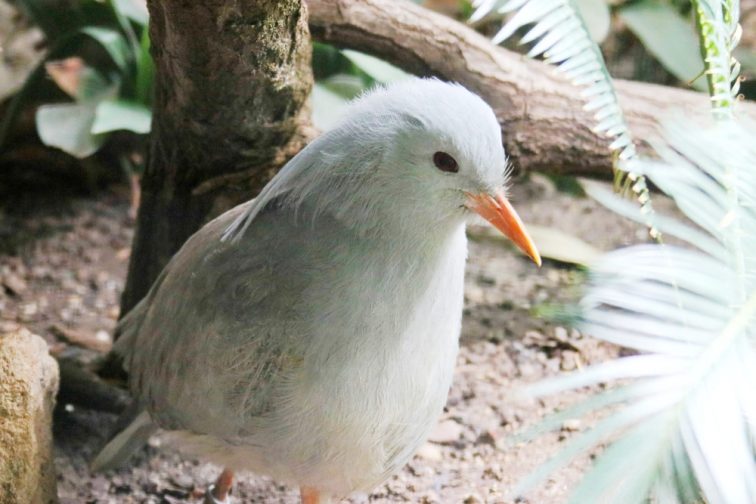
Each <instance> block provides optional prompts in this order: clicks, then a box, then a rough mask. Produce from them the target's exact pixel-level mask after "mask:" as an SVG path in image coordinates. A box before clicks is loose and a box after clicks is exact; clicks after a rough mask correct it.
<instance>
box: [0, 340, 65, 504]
mask: <svg viewBox="0 0 756 504" xmlns="http://www.w3.org/2000/svg"><path fill="white" fill-rule="evenodd" d="M57 390H58V365H57V363H56V362H55V360H54V359H53V358H52V357H50V355H49V353H48V351H47V344H46V343H45V341H44V340H43V339H42V338H40V337H39V336H36V335H33V334H31V333H30V332H29V331H28V330H26V329H19V330H17V331H15V332H11V333H6V334H2V335H0V415H2V420H3V421H2V422H0V502H2V503H3V504H49V503H55V502H58V497H57V492H56V480H55V468H54V465H53V452H52V450H53V444H52V412H53V407H54V406H55V394H56V393H57Z"/></svg>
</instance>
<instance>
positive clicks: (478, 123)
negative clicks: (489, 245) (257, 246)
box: [224, 79, 541, 265]
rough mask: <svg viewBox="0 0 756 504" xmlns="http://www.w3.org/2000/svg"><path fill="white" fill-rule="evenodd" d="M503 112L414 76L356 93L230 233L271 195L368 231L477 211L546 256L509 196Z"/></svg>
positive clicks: (411, 227) (452, 223) (431, 223)
mask: <svg viewBox="0 0 756 504" xmlns="http://www.w3.org/2000/svg"><path fill="white" fill-rule="evenodd" d="M507 178H508V173H507V160H506V156H505V154H504V148H503V146H502V138H501V128H500V126H499V123H498V121H497V120H496V116H495V115H494V113H493V110H491V107H489V106H488V105H487V104H486V103H485V102H484V101H483V100H482V99H481V98H480V97H478V96H477V95H475V94H473V93H471V92H470V91H468V90H466V89H465V88H464V87H462V86H460V85H458V84H449V83H444V82H441V81H440V80H437V79H408V80H406V81H401V82H398V83H395V84H392V85H389V86H387V87H379V88H377V89H375V90H373V91H371V92H369V93H366V94H365V95H364V96H362V97H361V98H359V99H358V100H356V101H355V102H354V103H353V104H352V105H351V106H350V108H349V109H348V110H347V112H346V114H345V118H344V120H343V121H342V122H341V123H339V124H338V125H337V126H336V127H334V128H333V129H332V130H330V131H328V132H326V133H324V134H323V135H321V136H320V137H319V138H317V139H316V140H315V141H313V142H312V143H311V144H310V145H308V146H307V147H306V148H305V149H304V150H303V151H302V152H300V153H299V154H298V155H297V156H295V157H294V158H293V159H292V160H291V161H290V162H289V163H288V164H287V165H286V167H284V169H283V170H281V172H279V174H278V175H276V177H274V179H273V180H272V181H271V182H270V183H269V184H268V185H267V186H266V187H265V188H264V189H263V191H262V193H261V194H260V196H259V197H258V198H257V200H256V201H255V202H254V204H252V205H250V206H249V207H248V209H247V211H246V212H245V213H244V214H243V215H241V216H240V217H239V218H238V219H237V221H236V222H234V224H233V225H232V226H230V227H229V229H228V230H227V231H226V233H225V234H224V239H225V238H228V237H229V236H239V235H240V234H242V233H243V232H244V229H246V227H247V226H248V225H249V224H250V222H251V221H252V219H253V218H254V216H255V215H256V214H257V213H258V212H259V211H260V209H262V208H263V207H264V206H265V205H266V204H267V202H268V201H271V200H272V199H273V198H275V197H283V198H284V200H285V201H288V202H289V204H292V205H294V206H299V205H302V204H304V203H307V204H308V205H309V206H310V208H312V209H313V212H314V214H315V216H317V214H318V213H327V214H328V215H330V216H332V217H335V218H336V219H338V220H339V221H341V222H342V223H344V224H345V225H347V226H351V227H353V228H354V229H355V230H356V231H357V232H359V233H361V234H366V235H367V234H382V235H388V236H391V237H393V238H394V241H395V242H396V241H398V237H400V236H406V237H408V239H420V238H422V237H428V236H432V235H434V231H435V234H436V235H438V234H443V233H445V232H446V231H447V230H448V229H451V228H455V227H458V226H460V225H464V222H465V221H466V220H467V219H468V218H469V217H470V216H471V215H474V214H475V213H477V214H479V215H480V216H482V217H483V218H484V219H486V220H487V221H489V222H490V223H491V224H493V225H494V226H495V227H496V228H497V229H499V230H500V231H501V232H502V233H504V234H505V235H506V236H507V237H509V238H510V239H511V240H512V241H513V242H514V243H515V244H516V245H517V246H518V247H519V248H520V249H522V250H523V251H524V252H525V253H526V254H527V255H528V256H529V257H531V258H532V259H533V260H534V261H535V262H536V263H537V264H539V265H540V263H541V258H540V256H539V254H538V251H537V249H536V247H535V245H534V243H533V241H532V240H531V238H530V236H529V235H528V233H527V231H526V230H525V227H524V225H523V223H522V221H521V220H520V218H519V217H518V215H517V213H516V212H515V210H514V208H512V206H511V205H510V204H509V201H508V200H507V198H506V192H505V187H506V183H507Z"/></svg>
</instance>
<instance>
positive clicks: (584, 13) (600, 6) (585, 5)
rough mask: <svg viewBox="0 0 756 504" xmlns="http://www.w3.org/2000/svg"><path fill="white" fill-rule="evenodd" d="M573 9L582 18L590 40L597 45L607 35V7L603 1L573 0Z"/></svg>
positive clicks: (608, 18) (608, 16)
mask: <svg viewBox="0 0 756 504" xmlns="http://www.w3.org/2000/svg"><path fill="white" fill-rule="evenodd" d="M575 7H577V10H578V12H579V13H580V17H582V18H583V22H584V23H585V26H586V27H587V28H588V31H589V32H590V34H591V39H593V41H594V42H596V43H597V44H599V43H601V42H602V41H603V40H604V39H605V38H606V36H607V35H609V26H610V24H611V16H610V14H609V6H608V5H607V4H606V2H605V1H604V0H575Z"/></svg>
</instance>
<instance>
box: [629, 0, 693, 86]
mask: <svg viewBox="0 0 756 504" xmlns="http://www.w3.org/2000/svg"><path fill="white" fill-rule="evenodd" d="M618 12H619V16H620V18H621V19H622V20H623V21H624V22H625V23H626V24H627V27H628V28H629V29H630V30H631V31H632V32H633V33H634V34H635V35H636V36H637V37H638V38H639V39H640V40H641V42H643V45H644V46H645V47H646V49H647V50H648V51H649V52H650V53H651V54H653V55H654V57H656V59H657V60H659V63H661V64H662V65H663V66H664V68H666V69H667V70H669V71H670V72H671V73H672V74H673V75H674V76H675V77H677V78H678V79H680V80H681V81H684V82H691V81H692V80H693V79H696V78H697V77H698V76H699V75H700V74H701V72H702V71H703V68H704V66H703V61H702V60H701V54H700V52H699V48H698V39H697V37H696V33H695V31H694V29H693V22H692V21H691V20H689V19H686V18H684V17H683V16H682V15H680V14H679V13H678V12H677V10H676V9H675V7H674V6H672V4H669V3H662V2H661V1H660V0H641V1H640V2H635V3H629V4H626V5H625V6H623V7H621V8H620V9H619V11H618ZM692 85H693V87H694V88H696V89H700V90H705V89H706V82H705V79H697V80H696V81H695V82H693V84H692Z"/></svg>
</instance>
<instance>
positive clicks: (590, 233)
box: [0, 177, 645, 504]
mask: <svg viewBox="0 0 756 504" xmlns="http://www.w3.org/2000/svg"><path fill="white" fill-rule="evenodd" d="M0 189H1V188H0ZM5 189H6V190H5V191H4V192H3V191H0V192H2V193H3V194H0V196H2V197H1V198H0V201H1V202H2V203H0V332H2V331H3V330H8V329H12V328H13V327H15V326H17V325H24V326H27V327H29V328H30V329H31V330H32V331H34V332H36V333H37V334H40V335H42V336H44V337H45V338H46V339H47V341H48V342H49V344H50V348H51V351H52V352H53V353H54V354H56V355H57V356H59V357H60V356H66V357H72V358H75V359H79V360H81V361H87V360H90V359H92V358H94V357H96V356H97V355H98V351H100V352H101V351H105V350H107V348H108V347H109V345H110V333H111V331H112V329H113V327H114V324H115V321H116V319H117V317H118V300H119V295H120V292H121V290H122V288H123V285H124V276H125V272H126V267H127V264H128V255H129V244H130V241H131V238H132V236H133V224H132V223H131V222H130V220H129V219H128V217H127V209H128V204H127V201H128V195H127V193H126V189H125V188H124V187H120V186H114V187H110V188H107V189H104V190H101V191H100V192H98V193H97V194H94V195H88V196H82V195H80V194H78V195H77V194H75V193H73V194H72V193H71V192H70V191H69V190H67V189H66V188H65V187H64V186H60V185H51V186H48V187H45V188H39V187H37V188H35V189H31V188H28V187H27V188H23V190H19V189H15V188H10V189H9V188H5ZM513 202H514V204H515V206H516V207H517V208H518V209H519V211H520V213H521V214H522V216H523V218H524V220H525V221H526V222H529V223H537V224H541V225H546V226H554V227H557V228H559V229H561V230H563V231H566V232H568V233H570V234H572V235H574V236H577V237H580V238H582V239H583V240H585V241H587V242H589V243H592V244H593V245H595V246H597V247H599V248H601V249H603V250H609V249H611V248H614V247H617V246H620V245H623V244H626V243H628V242H636V241H639V240H643V239H645V238H644V236H645V234H644V231H643V230H642V229H640V228H639V227H637V226H635V225H633V224H630V223H627V222H624V221H623V220H622V219H620V218H618V217H616V216H614V215H612V214H611V213H609V212H607V211H606V210H604V209H602V208H599V207H598V206H597V205H596V204H595V203H593V202H591V201H589V200H587V199H581V198H576V197H574V196H570V195H568V194H565V193H561V192H558V191H556V190H555V188H554V187H553V185H552V184H551V182H549V181H548V180H546V179H544V178H541V177H533V178H531V180H529V181H519V182H516V184H515V186H514V189H513ZM583 276H584V273H583V272H582V271H581V270H579V269H578V268H575V267H573V266H567V265H564V264H558V263H555V262H552V261H549V260H547V261H546V262H545V263H544V266H543V267H542V268H541V269H540V270H538V269H536V268H535V267H534V266H533V265H532V263H530V262H529V261H527V260H526V259H525V258H523V257H522V256H521V255H519V254H518V253H516V252H515V251H513V250H512V249H510V248H508V247H506V246H505V245H503V243H502V242H499V241H490V240H481V241H473V242H471V245H470V259H469V263H468V269H467V280H466V294H465V312H464V323H463V331H462V345H461V351H460V355H459V359H458V365H457V371H456V376H455V380H454V385H453V388H452V390H451V393H450V395H449V400H448V404H447V406H446V410H445V412H444V415H443V417H442V418H441V421H440V424H439V426H438V428H437V429H436V431H435V432H434V434H433V436H432V438H431V440H430V441H429V442H428V443H427V444H426V445H424V446H423V447H422V448H421V450H420V451H419V453H418V454H417V455H416V456H415V457H414V459H413V460H412V461H411V462H410V463H409V464H408V465H407V466H406V467H405V468H404V469H403V470H402V471H401V472H400V473H399V474H396V475H395V476H393V477H392V478H391V479H390V480H389V481H388V482H387V483H385V484H384V485H383V486H381V487H380V488H377V489H376V490H375V491H374V492H373V493H371V494H370V495H369V496H356V497H353V498H352V500H351V502H366V501H370V502H425V503H434V502H442V503H457V502H465V503H470V504H473V503H482V502H491V503H500V502H501V503H504V502H515V500H514V499H513V496H512V495H510V493H511V489H512V487H513V485H514V484H515V483H516V482H517V481H518V480H519V479H520V478H522V477H523V476H525V475H527V474H529V473H530V472H531V471H532V470H533V469H534V468H536V467H537V466H538V465H539V464H540V463H541V462H543V461H545V460H547V459H548V458H550V457H551V456H552V455H553V454H554V453H555V452H556V451H557V450H558V449H559V448H560V447H561V446H562V445H563V444H564V442H565V441H566V440H568V439H570V438H571V437H573V436H574V435H575V434H576V433H577V432H579V431H580V430H582V429H584V428H586V427H587V426H589V425H590V422H591V420H590V419H587V420H585V419H584V420H579V419H574V420H570V421H568V422H565V423H564V425H563V427H562V429H561V430H560V431H559V432H555V433H552V434H549V435H546V436H544V437H542V438H540V439H538V440H537V441H535V442H532V443H529V444H517V445H514V446H509V443H508V439H510V437H511V435H512V433H514V432H516V431H518V430H520V429H521V428H522V427H523V426H527V425H532V424H533V423H535V422H537V421H538V419H540V418H542V417H543V416H544V415H545V414H547V413H548V412H550V411H554V410H555V409H559V408H563V407H564V406H565V405H567V404H569V403H571V402H573V401H575V400H577V399H580V398H581V397H583V396H585V395H586V394H589V393H590V392H589V391H582V392H573V393H570V394H564V395H562V396H559V397H550V398H547V399H546V400H533V399H526V398H521V397H519V396H518V390H519V389H520V388H521V387H522V386H523V385H525V384H527V383H531V382H533V381H536V380H539V379H541V378H543V377H546V376H552V375H554V374H556V373H559V372H561V371H573V370H576V369H579V368H581V367H583V366H586V365H588V364H591V363H596V362H599V361H602V360H606V359H608V358H611V357H613V356H616V355H617V354H618V352H619V350H618V349H617V348H616V347H612V346H610V345H606V344H603V343H600V342H597V341H596V340H593V339H592V338H590V337H588V336H586V335H582V334H580V333H578V332H577V331H575V330H573V329H568V328H565V327H562V326H560V325H558V324H555V323H551V322H549V321H546V320H543V319H539V318H537V317H535V316H534V315H533V312H534V310H535V309H537V308H538V307H539V306H544V305H549V304H555V303H563V302H568V301H570V300H574V299H575V297H576V295H577V293H578V283H579V281H580V279H581V278H583ZM326 407H327V405H326ZM115 418H116V417H115V416H114V415H112V414H107V413H101V412H97V411H91V410H87V409H83V408H80V407H73V406H71V405H67V404H59V407H58V411H57V414H56V418H55V439H56V465H57V470H58V491H59V494H60V499H61V502H62V503H64V504H66V503H143V502H144V503H174V502H200V499H199V498H198V496H199V495H201V493H202V491H203V490H204V488H205V486H206V485H207V484H208V483H210V482H211V481H212V480H213V479H214V478H215V476H216V475H217V472H218V470H219V469H218V468H217V467H213V466H211V465H208V464H203V463H202V462H199V461H193V460H184V459H182V458H181V457H180V456H179V455H177V454H176V453H175V452H174V451H172V450H171V449H170V448H169V447H163V446H161V444H162V438H161V437H160V436H159V435H158V436H156V437H155V438H154V439H153V440H151V442H150V446H149V447H148V448H147V449H146V450H144V451H143V452H142V453H140V454H139V456H138V457H135V459H134V460H133V464H132V465H131V466H130V467H126V468H123V469H120V470H117V471H114V472H110V473H106V474H91V473H90V471H89V470H88V468H87V463H88V461H89V460H90V459H91V457H92V456H93V454H94V453H96V451H97V450H98V449H99V447H100V446H101V445H102V444H103V442H104V441H105V439H106V436H107V435H108V432H109V430H110V429H111V428H112V425H113V423H114V421H115ZM589 459H590V454H588V455H586V456H584V457H583V458H582V459H580V460H578V461H576V462H575V463H573V464H572V465H570V466H568V467H567V468H565V469H563V470H561V471H560V472H558V473H556V474H555V475H553V477H551V478H550V479H548V480H547V481H546V482H545V483H543V484H542V485H541V486H539V487H538V488H536V489H535V490H533V491H532V492H531V493H529V494H528V495H527V497H526V498H522V499H519V500H517V501H516V502H530V503H542V504H548V503H558V502H564V500H565V498H566V496H567V494H568V493H569V489H570V488H571V487H572V486H573V485H574V484H575V482H576V481H577V480H578V479H579V477H580V475H581V473H582V472H583V471H584V470H585V467H586V466H587V464H588V462H589ZM233 495H234V498H235V501H234V502H259V503H294V502H297V492H296V490H295V489H293V488H290V487H287V486H283V485H280V484H278V483H276V482H274V481H272V480H270V479H269V478H266V477H264V476H259V475H254V474H241V475H240V476H239V478H238V483H237V486H236V489H235V491H234V494H233Z"/></svg>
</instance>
